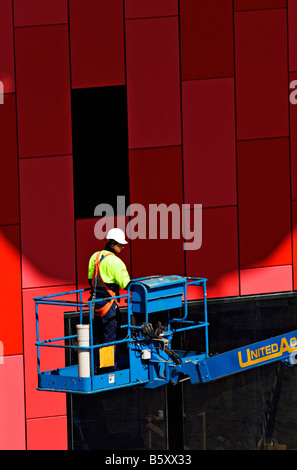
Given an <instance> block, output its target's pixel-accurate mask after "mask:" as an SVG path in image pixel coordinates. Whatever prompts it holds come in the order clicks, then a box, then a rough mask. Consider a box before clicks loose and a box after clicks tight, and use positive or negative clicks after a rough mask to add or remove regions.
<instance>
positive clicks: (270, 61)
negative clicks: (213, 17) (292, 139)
mask: <svg viewBox="0 0 297 470" xmlns="http://www.w3.org/2000/svg"><path fill="white" fill-rule="evenodd" d="M251 31H252V34H251ZM247 38H248V40H247ZM235 43H236V48H235V64H236V73H235V78H236V115H237V138H238V139H239V140H243V139H257V138H267V137H280V136H288V135H289V122H288V103H289V101H288V69H287V12H286V10H285V9H280V10H261V11H252V12H242V13H235Z"/></svg>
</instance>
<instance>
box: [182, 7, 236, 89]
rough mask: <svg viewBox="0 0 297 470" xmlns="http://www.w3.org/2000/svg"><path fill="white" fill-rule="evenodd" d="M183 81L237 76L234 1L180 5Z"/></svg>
mask: <svg viewBox="0 0 297 470" xmlns="http://www.w3.org/2000/svg"><path fill="white" fill-rule="evenodd" d="M180 44H181V71H182V80H193V79H198V78H215V77H231V76H233V75H234V57H233V4H232V0H224V1H223V2H222V1H221V0H212V1H211V2H197V0H186V1H181V2H180Z"/></svg>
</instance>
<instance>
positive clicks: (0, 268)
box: [0, 225, 23, 368]
mask: <svg viewBox="0 0 297 470" xmlns="http://www.w3.org/2000/svg"><path fill="white" fill-rule="evenodd" d="M0 253H1V256H0V296H1V314H0V341H1V342H2V343H3V345H4V354H5V355H11V354H22V352H23V326H22V298H21V260H20V228H19V226H18V225H7V226H0ZM0 368H1V366H0Z"/></svg>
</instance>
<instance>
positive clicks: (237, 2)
mask: <svg viewBox="0 0 297 470" xmlns="http://www.w3.org/2000/svg"><path fill="white" fill-rule="evenodd" d="M288 1H289V2H290V0H288ZM286 6H287V0H234V11H241V10H244V11H247V10H264V9H268V10H270V9H272V8H286Z"/></svg>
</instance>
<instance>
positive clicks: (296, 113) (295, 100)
mask: <svg viewBox="0 0 297 470" xmlns="http://www.w3.org/2000/svg"><path fill="white" fill-rule="evenodd" d="M289 81H290V91H289V92H290V146H291V192H292V199H297V131H296V129H297V73H290V74H289Z"/></svg>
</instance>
